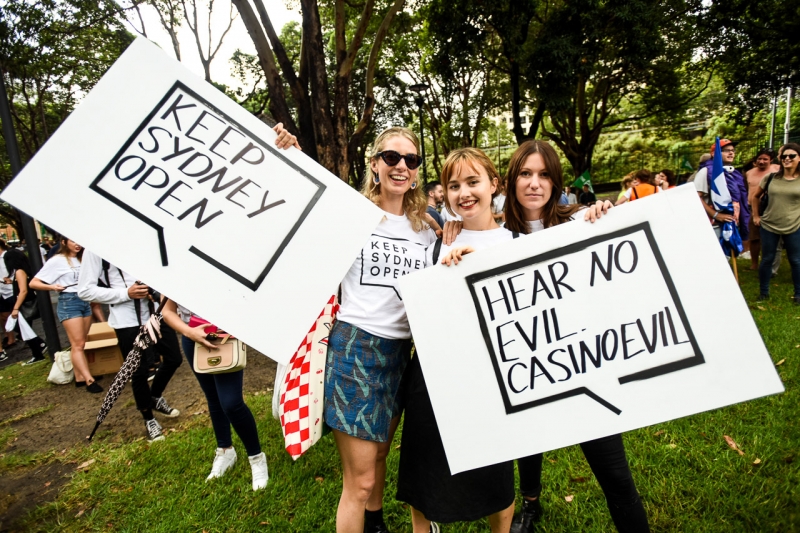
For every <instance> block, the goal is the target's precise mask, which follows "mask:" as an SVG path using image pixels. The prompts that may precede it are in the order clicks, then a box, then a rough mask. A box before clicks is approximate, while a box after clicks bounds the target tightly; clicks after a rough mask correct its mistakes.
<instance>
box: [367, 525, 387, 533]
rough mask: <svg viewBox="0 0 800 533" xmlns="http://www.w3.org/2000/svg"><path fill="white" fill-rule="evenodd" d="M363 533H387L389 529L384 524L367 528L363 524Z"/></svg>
mask: <svg viewBox="0 0 800 533" xmlns="http://www.w3.org/2000/svg"><path fill="white" fill-rule="evenodd" d="M364 533H389V529H388V528H387V527H386V524H383V523H381V524H376V525H374V526H372V527H369V526H367V525H366V524H364Z"/></svg>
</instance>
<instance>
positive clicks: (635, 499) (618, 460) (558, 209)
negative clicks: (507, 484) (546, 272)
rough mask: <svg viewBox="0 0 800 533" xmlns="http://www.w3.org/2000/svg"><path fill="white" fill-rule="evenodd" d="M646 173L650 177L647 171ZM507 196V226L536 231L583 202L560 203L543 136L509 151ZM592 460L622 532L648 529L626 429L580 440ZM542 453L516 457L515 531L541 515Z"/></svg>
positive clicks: (558, 178) (557, 171)
mask: <svg viewBox="0 0 800 533" xmlns="http://www.w3.org/2000/svg"><path fill="white" fill-rule="evenodd" d="M637 174H638V173H637ZM647 174H648V176H647V177H648V178H649V174H650V173H649V172H648V173H647ZM506 180H507V183H508V200H507V201H506V228H508V229H510V230H511V231H516V232H519V233H524V234H528V233H534V232H536V231H541V230H544V229H547V228H549V227H552V226H556V225H558V224H563V223H565V222H569V221H570V220H574V219H575V218H576V217H575V215H576V213H577V211H578V209H579V208H576V206H562V205H558V197H557V195H555V194H552V192H553V191H554V190H555V191H559V190H561V183H562V180H563V178H562V172H561V162H560V161H559V159H558V155H557V154H556V151H555V150H554V149H553V147H551V146H550V145H549V144H547V143H546V142H543V141H528V142H525V143H523V144H522V145H520V147H519V148H517V151H516V152H514V154H513V155H512V156H511V161H510V162H509V164H508V173H507V174H506ZM610 207H611V203H610V202H605V203H601V202H598V203H597V204H596V205H595V206H593V207H592V208H591V209H592V210H593V211H594V213H587V218H589V217H590V215H594V216H597V217H599V216H602V213H603V212H607V210H608V209H609V208H610ZM580 446H581V449H582V450H583V454H584V456H585V457H586V460H587V461H588V462H589V466H590V467H591V468H592V472H594V474H595V476H596V477H597V481H598V482H599V483H600V487H601V488H602V489H603V492H604V494H605V496H606V503H607V504H608V508H609V510H610V511H611V518H612V519H613V520H614V524H615V525H616V526H617V529H618V530H619V531H620V532H644V531H649V526H648V523H647V514H646V513H645V510H644V506H643V505H642V501H641V499H640V498H639V493H638V492H637V491H636V486H635V484H634V482H633V476H632V475H631V470H630V468H629V466H628V460H627V457H626V455H625V448H624V446H623V443H622V435H619V434H617V435H610V436H608V437H603V438H601V439H596V440H593V441H589V442H584V443H581V445H580ZM542 458H543V455H542V454H537V455H532V456H530V457H525V458H523V459H519V460H518V461H517V467H518V469H519V477H520V492H522V496H523V498H524V499H523V505H522V512H521V513H520V514H518V515H517V516H516V517H515V518H514V523H513V525H512V527H511V531H513V532H529V531H533V523H534V522H535V521H536V520H538V519H539V518H540V517H541V513H542V508H541V504H540V503H539V495H540V493H541V491H542V483H541V474H542Z"/></svg>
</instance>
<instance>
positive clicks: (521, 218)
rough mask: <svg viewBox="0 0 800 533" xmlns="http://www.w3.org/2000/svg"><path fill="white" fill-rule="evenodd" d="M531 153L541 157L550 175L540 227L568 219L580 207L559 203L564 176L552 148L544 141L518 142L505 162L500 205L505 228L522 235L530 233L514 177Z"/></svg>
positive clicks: (517, 175) (547, 226) (554, 224)
mask: <svg viewBox="0 0 800 533" xmlns="http://www.w3.org/2000/svg"><path fill="white" fill-rule="evenodd" d="M533 154H539V155H540V156H542V161H543V162H544V167H545V169H547V173H548V175H549V177H550V183H552V184H553V187H552V190H551V193H550V198H548V199H547V203H545V205H544V207H543V208H542V218H541V221H542V224H543V225H544V227H545V228H549V227H550V226H557V225H558V224H562V223H564V222H567V221H569V220H570V218H571V217H572V215H573V214H574V213H575V212H576V211H578V210H580V209H581V208H582V207H583V206H581V205H559V203H558V201H559V200H560V199H561V191H562V190H563V189H564V176H563V173H562V171H561V161H559V159H558V154H556V151H555V150H554V149H553V147H552V146H550V145H549V144H548V143H546V142H544V141H539V140H531V141H525V142H524V143H522V144H520V145H519V148H517V149H516V151H515V152H514V154H513V155H512V156H511V161H509V162H508V171H507V172H506V203H505V206H504V211H505V214H506V228H508V229H510V230H511V231H516V232H517V233H523V234H528V233H530V232H531V228H530V225H528V221H527V220H525V212H524V210H523V209H522V205H521V204H520V203H519V201H518V200H517V177H519V175H520V172H522V167H523V166H524V165H525V161H526V160H527V159H528V157H530V156H531V155H533Z"/></svg>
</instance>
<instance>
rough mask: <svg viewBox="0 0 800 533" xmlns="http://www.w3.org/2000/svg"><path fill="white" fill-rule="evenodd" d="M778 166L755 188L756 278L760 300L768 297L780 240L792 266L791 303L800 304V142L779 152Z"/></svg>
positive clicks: (786, 145) (786, 146)
mask: <svg viewBox="0 0 800 533" xmlns="http://www.w3.org/2000/svg"><path fill="white" fill-rule="evenodd" d="M778 160H779V161H780V162H781V169H780V170H779V171H778V172H776V173H774V174H770V175H768V176H766V177H764V178H763V179H762V180H761V183H760V184H759V185H758V187H757V188H756V190H755V193H754V199H753V202H752V204H753V205H752V208H753V224H755V225H756V226H759V227H760V228H761V264H760V265H759V266H758V279H759V283H760V285H761V294H760V295H759V297H758V299H759V300H766V299H767V298H769V282H770V279H771V278H772V262H773V261H774V260H775V255H776V253H777V249H778V242H779V241H780V240H783V245H784V247H785V248H786V257H787V259H789V264H790V265H791V267H792V283H794V303H795V305H800V182H798V180H797V178H798V176H800V170H798V163H800V144H797V143H788V144H785V145H783V146H782V147H781V149H780V152H779V153H778ZM765 194H767V195H768V198H769V203H768V205H767V208H766V210H765V211H764V212H763V213H760V212H759V211H760V205H759V203H760V201H761V197H762V196H764V195H765Z"/></svg>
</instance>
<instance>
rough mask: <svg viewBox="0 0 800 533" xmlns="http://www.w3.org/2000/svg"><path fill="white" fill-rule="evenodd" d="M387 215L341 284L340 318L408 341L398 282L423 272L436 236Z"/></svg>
mask: <svg viewBox="0 0 800 533" xmlns="http://www.w3.org/2000/svg"><path fill="white" fill-rule="evenodd" d="M384 215H385V218H384V219H383V220H382V221H381V223H380V224H378V227H377V228H375V231H373V232H372V235H371V236H370V238H369V241H367V244H366V245H365V246H364V248H362V250H361V253H360V254H359V255H358V257H357V258H356V260H355V261H354V262H353V264H352V266H351V267H350V270H349V271H348V272H347V275H346V276H345V278H344V280H342V301H341V302H340V307H339V313H338V314H337V315H336V319H337V320H342V321H344V322H347V323H349V324H352V325H354V326H356V327H358V328H360V329H363V330H364V331H366V332H368V333H371V334H372V335H376V336H378V337H383V338H385V339H410V338H411V328H410V327H409V325H408V317H406V308H405V305H404V304H403V300H402V298H401V297H400V293H399V292H398V290H397V287H396V286H397V280H398V279H399V278H400V276H404V275H406V274H409V273H411V272H414V271H416V270H421V269H423V268H425V266H426V264H425V249H426V248H427V247H428V246H429V245H430V244H431V243H432V242H434V241H435V240H436V234H435V233H434V232H433V230H431V229H424V230H422V231H421V232H419V233H417V232H415V231H414V230H413V229H412V228H411V222H410V221H409V220H408V217H407V216H406V215H402V216H398V215H393V214H391V213H387V212H384Z"/></svg>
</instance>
